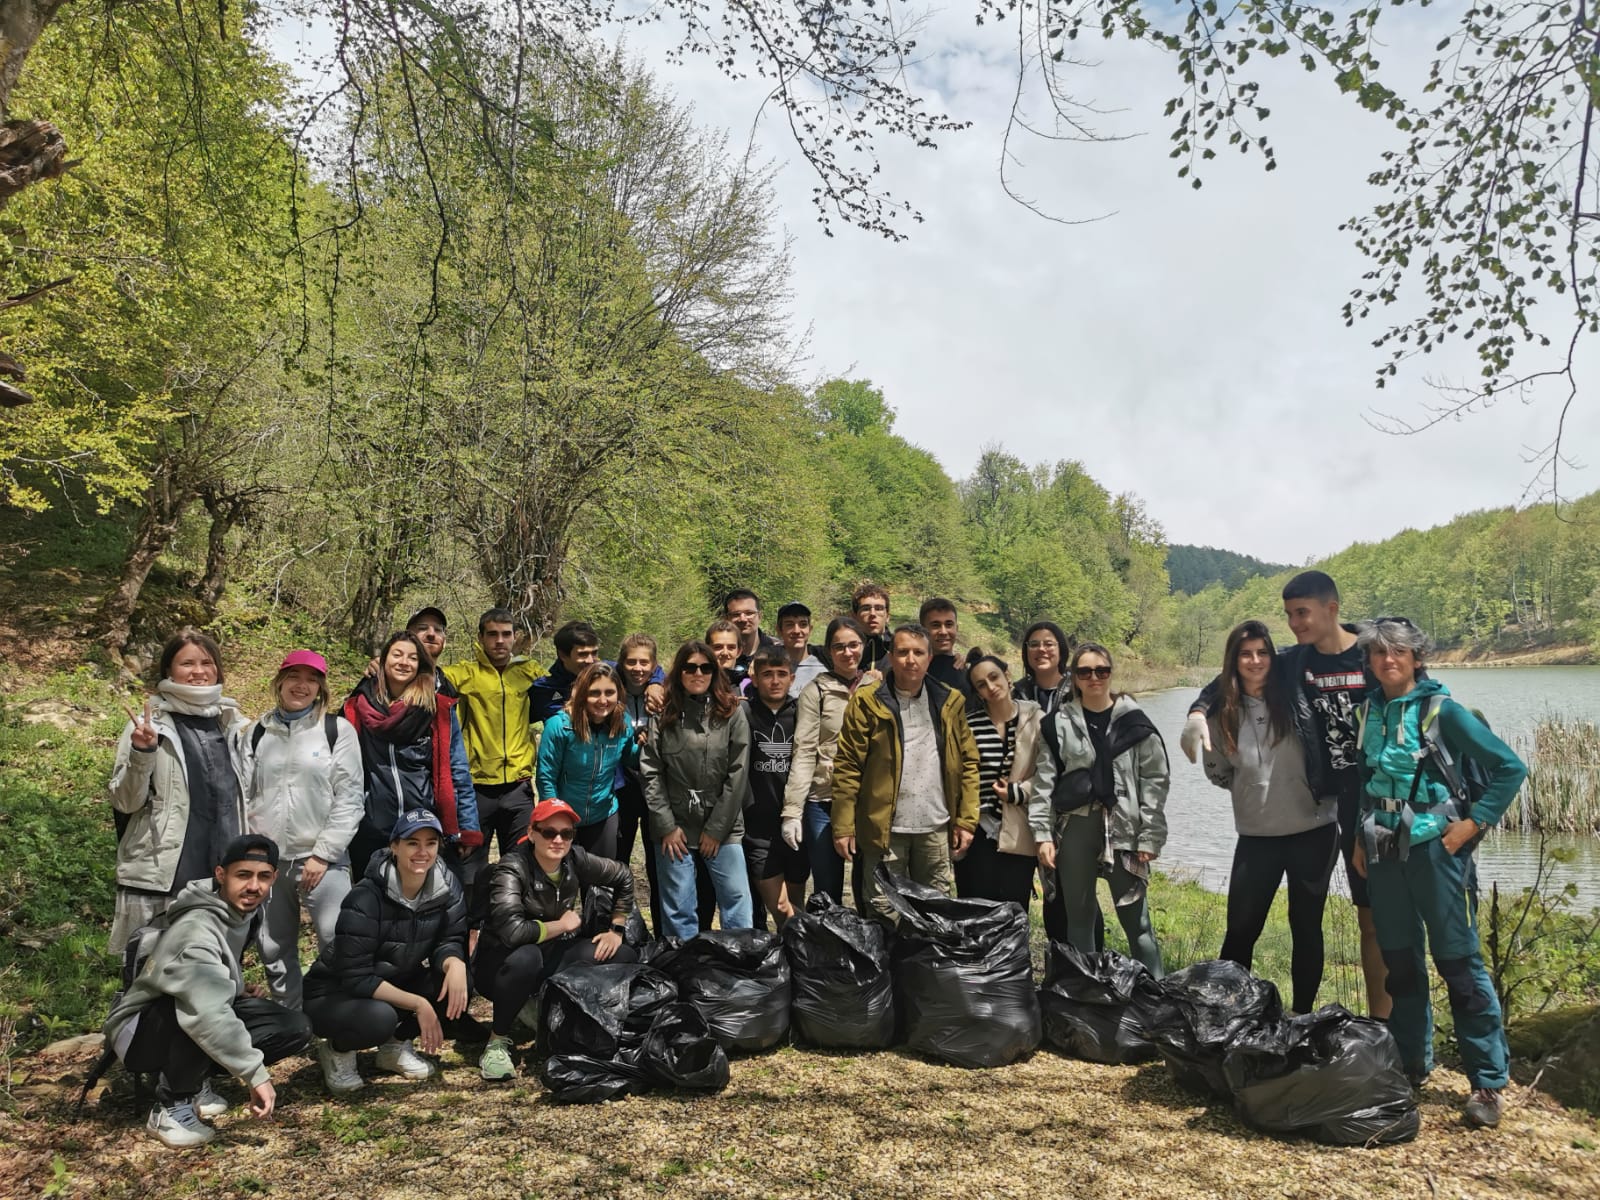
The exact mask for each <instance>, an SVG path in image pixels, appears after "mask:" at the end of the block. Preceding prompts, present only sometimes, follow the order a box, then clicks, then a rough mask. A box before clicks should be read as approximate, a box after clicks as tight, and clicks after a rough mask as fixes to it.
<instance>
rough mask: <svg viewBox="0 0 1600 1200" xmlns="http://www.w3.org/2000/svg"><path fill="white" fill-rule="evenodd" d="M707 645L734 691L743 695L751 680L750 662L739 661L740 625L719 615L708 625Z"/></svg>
mask: <svg viewBox="0 0 1600 1200" xmlns="http://www.w3.org/2000/svg"><path fill="white" fill-rule="evenodd" d="M706 645H707V646H709V647H710V648H711V657H712V659H713V660H715V662H716V664H717V666H719V667H721V668H722V673H723V674H724V675H726V676H727V677H728V682H729V683H731V684H733V688H734V691H736V692H739V693H740V694H741V695H742V694H743V693H744V690H745V686H746V685H747V684H748V683H749V682H750V672H749V666H750V664H749V662H748V661H746V662H740V661H739V627H738V626H737V625H735V624H734V623H733V622H732V621H730V620H728V618H727V617H718V618H717V619H716V620H715V621H713V622H711V624H709V625H707V626H706Z"/></svg>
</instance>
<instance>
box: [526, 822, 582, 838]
mask: <svg viewBox="0 0 1600 1200" xmlns="http://www.w3.org/2000/svg"><path fill="white" fill-rule="evenodd" d="M533 831H534V832H535V833H537V834H538V835H539V836H540V837H542V838H543V839H544V840H545V841H547V842H554V841H563V842H570V841H571V840H572V838H573V834H574V830H573V828H572V826H571V825H535V826H534V827H533Z"/></svg>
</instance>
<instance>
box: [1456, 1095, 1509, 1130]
mask: <svg viewBox="0 0 1600 1200" xmlns="http://www.w3.org/2000/svg"><path fill="white" fill-rule="evenodd" d="M1505 1110H1506V1097H1505V1093H1504V1092H1503V1091H1501V1090H1500V1089H1499V1088H1479V1089H1478V1090H1477V1091H1475V1092H1473V1093H1472V1095H1470V1096H1468V1097H1467V1108H1466V1114H1467V1124H1468V1125H1471V1126H1472V1127H1473V1128H1474V1129H1493V1128H1494V1127H1495V1126H1496V1125H1498V1124H1500V1114H1501V1113H1503V1112H1505Z"/></svg>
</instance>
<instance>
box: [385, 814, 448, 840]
mask: <svg viewBox="0 0 1600 1200" xmlns="http://www.w3.org/2000/svg"><path fill="white" fill-rule="evenodd" d="M419 829H431V830H433V831H434V832H435V833H437V834H438V835H439V836H440V837H441V838H442V837H444V826H443V825H441V824H439V818H438V817H436V816H434V815H433V814H432V813H431V812H429V811H428V810H427V809H425V808H413V809H410V810H409V811H407V812H403V813H401V814H400V819H399V820H398V821H396V822H395V823H394V828H393V829H391V830H390V831H389V840H390V841H391V842H398V841H399V840H400V839H401V838H403V837H410V836H411V835H412V834H413V833H415V832H417V830H419Z"/></svg>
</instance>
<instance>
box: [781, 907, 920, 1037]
mask: <svg viewBox="0 0 1600 1200" xmlns="http://www.w3.org/2000/svg"><path fill="white" fill-rule="evenodd" d="M783 948H784V952H785V953H786V954H787V955H788V956H789V969H790V972H791V981H790V982H791V988H792V992H793V998H794V1000H793V1007H792V1008H791V1009H790V1015H791V1017H792V1019H793V1022H794V1031H795V1034H796V1035H797V1036H798V1037H799V1038H800V1039H802V1040H803V1041H806V1042H808V1043H810V1044H811V1045H813V1046H821V1047H824V1048H827V1049H835V1050H884V1049H887V1048H888V1047H890V1046H892V1045H894V1039H895V1007H894V976H893V974H892V973H891V971H890V967H889V930H888V929H887V928H886V927H885V926H884V924H883V922H881V921H875V920H873V919H872V918H870V917H863V916H862V915H861V914H860V913H857V912H855V911H853V910H851V909H848V908H844V907H842V906H841V905H839V904H836V903H835V902H834V901H833V899H832V898H831V897H830V896H828V895H826V894H825V893H818V894H817V895H814V896H812V897H811V899H810V900H808V901H806V908H805V911H804V912H801V913H796V914H795V915H794V916H793V917H792V918H790V920H789V923H788V924H787V925H785V926H784V927H783Z"/></svg>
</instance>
